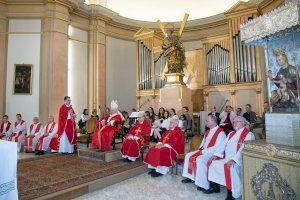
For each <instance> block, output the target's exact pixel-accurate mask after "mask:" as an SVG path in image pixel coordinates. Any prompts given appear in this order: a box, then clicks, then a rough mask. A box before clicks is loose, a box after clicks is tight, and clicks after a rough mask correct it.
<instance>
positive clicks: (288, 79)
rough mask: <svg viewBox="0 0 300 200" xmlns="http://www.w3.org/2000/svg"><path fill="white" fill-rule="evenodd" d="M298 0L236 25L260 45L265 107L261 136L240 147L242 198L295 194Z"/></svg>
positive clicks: (290, 198)
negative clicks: (263, 51)
mask: <svg viewBox="0 0 300 200" xmlns="http://www.w3.org/2000/svg"><path fill="white" fill-rule="evenodd" d="M299 5H300V4H299V1H297V0H287V1H286V2H285V5H284V6H282V7H279V8H277V9H275V10H274V11H272V12H270V13H267V14H265V15H262V16H260V17H258V18H255V19H253V20H251V21H249V22H248V23H246V24H244V25H241V37H242V40H243V41H244V42H245V44H247V45H256V46H263V47H264V49H265V62H266V67H267V69H266V72H267V74H266V76H267V79H268V80H267V90H268V99H269V104H270V112H269V113H266V115H265V121H266V123H265V129H266V140H256V141H252V142H247V143H246V144H245V148H244V150H243V158H242V159H243V199H258V200H265V199H282V200H296V199H299V198H300V182H299V180H300V175H299V174H300V148H299V147H300V101H299V99H300V98H299V95H300V93H299V80H300V79H299V76H300V73H299V72H300V68H299V65H300V56H299V55H300V51H299V45H300V21H299V19H300V17H299V13H300V12H299V10H300V8H299Z"/></svg>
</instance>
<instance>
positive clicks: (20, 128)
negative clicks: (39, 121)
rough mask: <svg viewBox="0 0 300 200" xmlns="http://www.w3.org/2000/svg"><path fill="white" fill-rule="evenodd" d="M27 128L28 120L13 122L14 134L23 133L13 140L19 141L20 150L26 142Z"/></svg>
mask: <svg viewBox="0 0 300 200" xmlns="http://www.w3.org/2000/svg"><path fill="white" fill-rule="evenodd" d="M26 132H27V129H26V122H25V121H23V120H22V121H21V122H19V123H13V132H12V134H19V133H21V135H20V136H19V137H18V139H16V137H13V138H12V140H11V141H12V142H17V143H18V152H20V151H21V149H22V145H23V144H24V137H25V135H26Z"/></svg>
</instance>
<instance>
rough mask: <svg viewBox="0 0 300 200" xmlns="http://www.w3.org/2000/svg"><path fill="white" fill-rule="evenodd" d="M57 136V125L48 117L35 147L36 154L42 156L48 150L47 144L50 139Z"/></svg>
mask: <svg viewBox="0 0 300 200" xmlns="http://www.w3.org/2000/svg"><path fill="white" fill-rule="evenodd" d="M56 135H57V124H56V123H55V122H54V117H53V116H50V117H49V121H48V123H47V124H46V126H45V127H44V129H43V130H42V132H41V137H40V138H39V140H38V143H37V145H36V150H37V152H36V154H37V155H43V154H44V152H45V151H47V150H50V147H49V144H50V141H51V139H52V138H54V137H55V136H56Z"/></svg>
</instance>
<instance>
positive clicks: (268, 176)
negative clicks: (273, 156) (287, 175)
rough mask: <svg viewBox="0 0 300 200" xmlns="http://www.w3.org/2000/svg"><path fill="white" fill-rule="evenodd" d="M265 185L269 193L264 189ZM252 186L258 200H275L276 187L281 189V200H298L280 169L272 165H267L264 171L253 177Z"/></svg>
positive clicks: (263, 168) (264, 166)
mask: <svg viewBox="0 0 300 200" xmlns="http://www.w3.org/2000/svg"><path fill="white" fill-rule="evenodd" d="M263 184H268V191H265V190H264V189H263ZM251 186H252V190H253V192H254V195H255V197H256V199H257V200H274V199H275V193H274V186H275V187H277V188H279V191H280V195H279V196H280V200H296V194H295V191H294V190H293V188H291V187H290V186H289V184H288V183H287V181H286V180H285V179H283V178H282V177H281V176H280V174H279V171H278V168H277V167H276V166H274V165H272V164H271V163H265V164H264V165H263V167H262V170H261V171H260V172H258V173H257V174H256V175H254V176H253V177H252V179H251Z"/></svg>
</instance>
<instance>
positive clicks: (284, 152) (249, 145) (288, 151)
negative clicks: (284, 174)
mask: <svg viewBox="0 0 300 200" xmlns="http://www.w3.org/2000/svg"><path fill="white" fill-rule="evenodd" d="M247 150H251V151H256V152H259V153H262V154H264V155H267V156H269V157H282V158H286V159H293V160H296V161H298V162H300V151H299V150H298V151H296V150H293V149H292V148H280V147H277V145H273V144H267V143H262V142H258V141H256V142H246V143H245V151H247Z"/></svg>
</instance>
